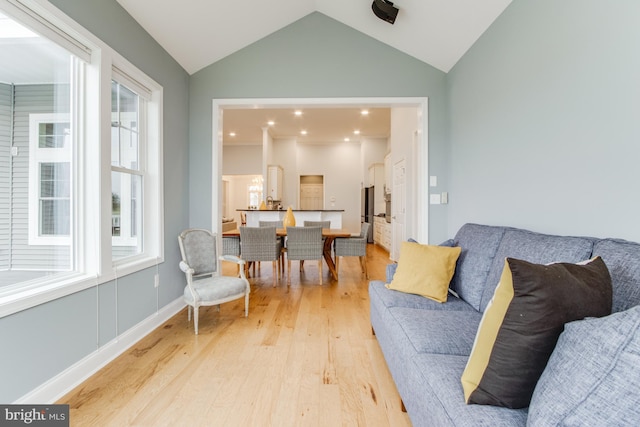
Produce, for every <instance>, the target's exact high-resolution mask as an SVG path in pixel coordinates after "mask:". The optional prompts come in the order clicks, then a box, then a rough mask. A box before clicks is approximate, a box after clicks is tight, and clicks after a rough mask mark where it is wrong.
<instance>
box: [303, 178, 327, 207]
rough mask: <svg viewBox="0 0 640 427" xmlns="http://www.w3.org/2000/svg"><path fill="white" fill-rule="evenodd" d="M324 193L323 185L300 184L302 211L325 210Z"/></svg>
mask: <svg viewBox="0 0 640 427" xmlns="http://www.w3.org/2000/svg"><path fill="white" fill-rule="evenodd" d="M323 192H324V185H323V184H300V209H303V210H305V209H307V210H321V209H323V208H324V207H323V203H322V197H323Z"/></svg>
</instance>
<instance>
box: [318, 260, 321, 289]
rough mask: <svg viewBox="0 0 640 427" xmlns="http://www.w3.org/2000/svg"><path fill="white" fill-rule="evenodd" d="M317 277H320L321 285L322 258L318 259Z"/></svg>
mask: <svg viewBox="0 0 640 427" xmlns="http://www.w3.org/2000/svg"><path fill="white" fill-rule="evenodd" d="M318 277H319V279H320V286H322V258H321V259H319V260H318Z"/></svg>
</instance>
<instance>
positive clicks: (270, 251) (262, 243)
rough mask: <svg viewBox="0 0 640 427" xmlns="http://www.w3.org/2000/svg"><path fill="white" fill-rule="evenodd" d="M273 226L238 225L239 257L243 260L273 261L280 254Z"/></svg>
mask: <svg viewBox="0 0 640 427" xmlns="http://www.w3.org/2000/svg"><path fill="white" fill-rule="evenodd" d="M279 246H280V244H279V242H278V240H277V239H276V228H275V227H240V257H241V258H242V259H244V260H245V261H273V260H277V259H278V257H279V256H280V253H279V252H280V247H279Z"/></svg>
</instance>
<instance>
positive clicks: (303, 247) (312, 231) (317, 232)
mask: <svg viewBox="0 0 640 427" xmlns="http://www.w3.org/2000/svg"><path fill="white" fill-rule="evenodd" d="M291 260H299V261H300V263H301V264H302V262H303V261H304V260H317V261H318V278H319V280H320V284H321V285H322V227H287V271H288V273H287V286H288V285H290V284H291ZM300 269H301V270H302V266H300Z"/></svg>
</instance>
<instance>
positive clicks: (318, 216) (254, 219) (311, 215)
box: [238, 209, 344, 229]
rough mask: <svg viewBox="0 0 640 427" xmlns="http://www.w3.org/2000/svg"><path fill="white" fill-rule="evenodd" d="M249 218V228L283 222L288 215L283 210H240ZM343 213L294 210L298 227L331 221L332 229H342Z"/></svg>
mask: <svg viewBox="0 0 640 427" xmlns="http://www.w3.org/2000/svg"><path fill="white" fill-rule="evenodd" d="M238 211H239V212H244V213H245V214H246V216H247V226H248V227H258V226H259V225H260V224H259V223H260V221H282V219H283V218H284V215H285V214H286V213H287V211H286V209H282V210H259V209H238ZM342 212H344V209H321V210H302V209H293V216H294V217H295V219H296V225H297V226H302V225H304V222H305V221H331V227H330V228H336V229H339V228H342Z"/></svg>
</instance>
